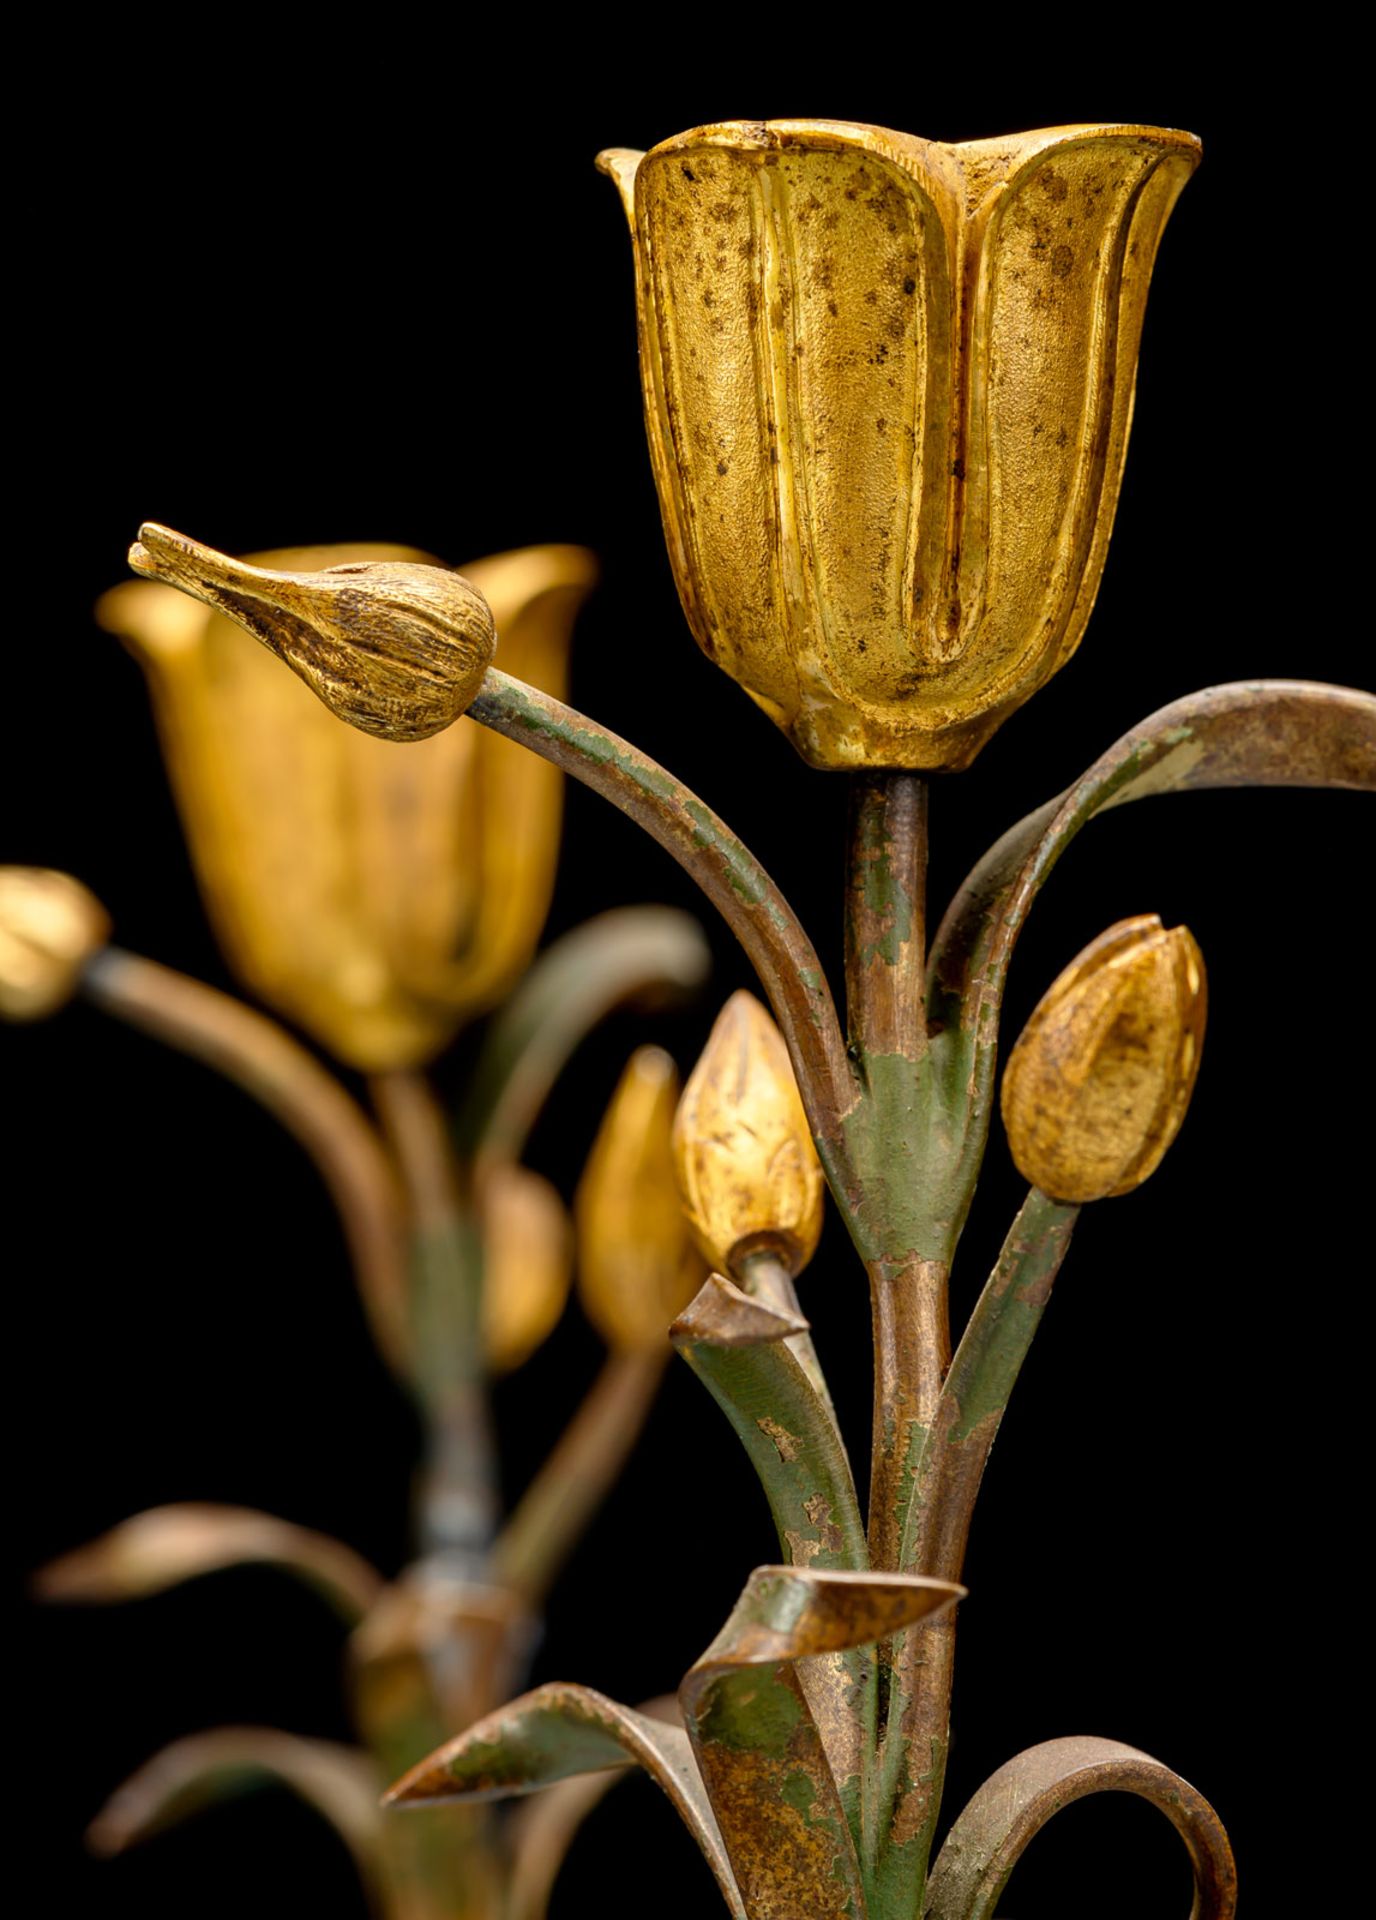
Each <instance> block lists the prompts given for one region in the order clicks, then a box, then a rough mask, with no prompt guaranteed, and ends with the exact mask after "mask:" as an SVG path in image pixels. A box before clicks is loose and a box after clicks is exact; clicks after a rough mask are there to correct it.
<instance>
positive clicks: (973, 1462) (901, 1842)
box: [870, 1188, 1079, 1920]
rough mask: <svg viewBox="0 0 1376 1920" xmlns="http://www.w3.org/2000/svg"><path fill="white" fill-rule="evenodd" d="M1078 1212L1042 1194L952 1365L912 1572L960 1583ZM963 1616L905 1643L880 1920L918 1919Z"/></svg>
mask: <svg viewBox="0 0 1376 1920" xmlns="http://www.w3.org/2000/svg"><path fill="white" fill-rule="evenodd" d="M1078 1213H1079V1209H1078V1208H1076V1207H1067V1206H1062V1205H1060V1204H1059V1203H1058V1202H1056V1201H1054V1200H1049V1199H1048V1198H1047V1196H1046V1195H1045V1194H1043V1193H1040V1192H1038V1191H1037V1189H1036V1188H1033V1189H1032V1191H1031V1192H1030V1193H1029V1194H1028V1196H1027V1198H1026V1200H1025V1201H1024V1202H1023V1205H1022V1208H1021V1209H1020V1211H1019V1213H1018V1216H1017V1219H1016V1220H1015V1221H1014V1223H1013V1226H1012V1228H1011V1229H1010V1231H1009V1234H1008V1238H1007V1239H1006V1240H1005V1242H1004V1245H1003V1250H1002V1252H1001V1253H1000V1255H999V1260H998V1264H997V1265H996V1266H995V1268H994V1271H993V1273H992V1274H991V1275H990V1277H989V1280H988V1282H987V1284H986V1285H985V1288H984V1291H983V1293H982V1294H981V1295H980V1297H979V1300H978V1302H977V1303H976V1305H975V1309H974V1311H973V1313H972V1314H971V1316H970V1320H969V1323H968V1324H967V1326H966V1329H965V1332H964V1334H963V1336H962V1338H961V1341H960V1345H959V1346H958V1348H957V1349H956V1353H955V1357H954V1359H953V1360H952V1361H951V1365H950V1368H949V1370H948V1372H947V1375H946V1380H945V1384H944V1386H943V1387H942V1390H941V1394H940V1398H939V1400H938V1402H937V1407H936V1411H935V1417H934V1419H933V1421H932V1425H931V1431H930V1432H929V1434H928V1435H927V1438H926V1441H925V1444H924V1446H923V1448H922V1452H921V1454H920V1456H919V1458H918V1461H917V1467H916V1472H915V1474H914V1476H913V1481H912V1485H911V1488H910V1491H909V1495H908V1500H907V1505H906V1511H905V1513H904V1516H903V1530H902V1550H901V1551H902V1566H903V1569H904V1570H905V1571H908V1572H915V1573H923V1574H927V1575H932V1576H935V1577H937V1578H940V1579H947V1580H955V1579H957V1578H958V1577H959V1574H960V1570H961V1566H962V1563H963V1561H964V1558H965V1546H966V1541H967V1539H968V1538H969V1531H970V1520H971V1516H972V1514H973V1511H974V1505H975V1499H976V1496H977V1495H978V1492H979V1486H980V1481H981V1479H982V1477H983V1474H984V1468H985V1464H986V1462H987V1460H988V1458H989V1450H990V1448H991V1447H992V1446H993V1443H994V1435H995V1434H996V1433H997V1431H998V1427H999V1422H1000V1420H1001V1419H1002V1417H1003V1413H1004V1409H1005V1407H1006V1406H1007V1404H1008V1398H1009V1395H1010V1394H1011V1392H1012V1390H1013V1384H1014V1382H1015V1381H1016V1379H1017V1377H1018V1373H1019V1371H1020V1369H1021V1367H1022V1364H1023V1361H1024V1360H1025V1359H1026V1357H1027V1353H1028V1350H1029V1348H1030V1347H1031V1345H1032V1340H1033V1337H1034V1336H1035V1334H1036V1331H1037V1328H1038V1326H1039V1325H1040V1323H1041V1317H1042V1314H1043V1312H1044V1310H1045V1308H1046V1303H1047V1301H1048V1299H1049V1298H1050V1295H1051V1287H1052V1283H1053V1282H1054V1280H1055V1278H1056V1274H1057V1272H1058V1271H1059V1268H1060V1265H1061V1262H1062V1260H1063V1259H1064V1258H1065V1253H1066V1249H1067V1247H1068V1246H1069V1244H1070V1235H1071V1232H1072V1230H1073V1228H1074V1225H1075V1221H1076V1219H1077V1217H1078ZM954 1648H955V1623H954V1619H953V1618H946V1619H942V1620H940V1621H937V1622H935V1623H933V1624H931V1625H929V1626H921V1627H917V1628H914V1629H912V1630H910V1631H909V1632H908V1633H907V1634H905V1635H904V1636H903V1637H902V1639H901V1640H900V1641H899V1642H898V1643H897V1646H896V1651H895V1657H894V1665H893V1673H892V1685H891V1692H890V1697H889V1704H888V1717H887V1724H886V1727H885V1730H884V1736H883V1742H882V1746H881V1749H880V1753H879V1764H878V1790H877V1794H876V1804H877V1807H878V1809H879V1818H878V1820H877V1821H876V1823H875V1827H874V1830H873V1834H872V1836H871V1848H872V1855H871V1862H870V1866H871V1874H872V1879H873V1885H874V1889H875V1902H874V1912H873V1915H872V1920H915V1916H916V1915H917V1914H918V1913H920V1911H921V1906H922V1887H923V1883H924V1879H925V1875H926V1871H927V1863H928V1859H929V1857H930V1854H931V1848H932V1842H933V1839H934V1837H935V1828H936V1820H937V1816H938V1813H939V1811H940V1806H941V1787H942V1780H943V1776H944V1772H945V1762H946V1748H947V1739H948V1725H949V1719H950V1697H951V1678H952V1663H953V1657H954Z"/></svg>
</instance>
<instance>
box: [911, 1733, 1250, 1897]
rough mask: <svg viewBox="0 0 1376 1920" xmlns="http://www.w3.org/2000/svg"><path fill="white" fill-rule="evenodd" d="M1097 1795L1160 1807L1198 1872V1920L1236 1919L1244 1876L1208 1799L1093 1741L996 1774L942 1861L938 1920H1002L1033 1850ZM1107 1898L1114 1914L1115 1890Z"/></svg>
mask: <svg viewBox="0 0 1376 1920" xmlns="http://www.w3.org/2000/svg"><path fill="white" fill-rule="evenodd" d="M1093 1793H1131V1794H1135V1795H1136V1796H1137V1797H1138V1798H1139V1799H1142V1800H1146V1801H1148V1802H1149V1803H1150V1804H1151V1805H1152V1806H1154V1807H1156V1808H1158V1809H1159V1810H1160V1812H1162V1813H1163V1814H1164V1815H1165V1816H1166V1818H1167V1819H1168V1820H1169V1821H1170V1823H1171V1825H1172V1826H1173V1827H1174V1828H1175V1830H1176V1832H1177V1833H1178V1834H1179V1835H1180V1837H1181V1839H1182V1840H1183V1841H1184V1843H1185V1848H1186V1851H1187V1852H1188V1854H1189V1856H1190V1864H1191V1866H1192V1867H1193V1869H1194V1884H1195V1898H1194V1904H1193V1906H1192V1907H1191V1909H1190V1913H1191V1920H1232V1916H1233V1914H1234V1913H1235V1912H1236V1910H1237V1869H1236V1867H1235V1865H1234V1862H1233V1852H1232V1848H1231V1847H1230V1846H1229V1844H1228V1836H1227V1834H1226V1833H1225V1832H1224V1830H1223V1823H1222V1821H1221V1820H1220V1819H1219V1817H1218V1815H1217V1814H1216V1813H1215V1812H1214V1810H1213V1808H1212V1807H1211V1806H1210V1805H1209V1803H1208V1801H1207V1800H1206V1799H1205V1798H1204V1796H1203V1794H1201V1793H1197V1792H1196V1791H1195V1789H1194V1788H1193V1787H1192V1786H1191V1785H1190V1784H1189V1782H1188V1781H1187V1780H1182V1779H1181V1777H1180V1775H1179V1774H1178V1773H1173V1772H1172V1771H1171V1769H1170V1768H1169V1767H1167V1766H1164V1765H1163V1764H1162V1762H1161V1761H1160V1760H1153V1759H1152V1757H1151V1755H1150V1754H1146V1753H1139V1752H1138V1750H1137V1749H1136V1747H1127V1746H1124V1745H1123V1744H1122V1743H1121V1742H1120V1741H1117V1740H1098V1739H1094V1738H1089V1737H1083V1736H1082V1737H1077V1738H1075V1737H1073V1738H1070V1739H1066V1740H1047V1741H1045V1742H1044V1743H1043V1744H1042V1745H1041V1746H1039V1747H1029V1748H1028V1749H1027V1751H1026V1752H1025V1753H1020V1754H1018V1755H1017V1757H1016V1758H1015V1759H1013V1760H1010V1761H1008V1762H1007V1764H1006V1765H1005V1766H1002V1767H1000V1768H999V1770H998V1772H997V1773H994V1774H991V1775H990V1777H989V1778H988V1779H987V1780H986V1781H985V1783H984V1785H983V1786H982V1787H981V1788H980V1790H979V1792H978V1793H977V1794H976V1795H975V1797H974V1799H973V1800H971V1801H970V1802H969V1804H968V1805H967V1806H966V1808H965V1809H964V1811H963V1812H962V1813H961V1815H960V1817H959V1819H958V1820H957V1821H956V1823H955V1825H954V1826H953V1827H952V1828H951V1831H950V1833H949V1834H948V1835H947V1837H946V1844H945V1845H944V1846H943V1847H942V1849H941V1852H940V1853H939V1854H938V1856H937V1859H936V1864H935V1866H934V1867H933V1868H932V1877H931V1880H930V1881H929V1883H928V1887H927V1905H926V1908H925V1912H926V1914H927V1916H928V1920H994V1914H995V1911H996V1909H997V1907H998V1902H999V1895H1000V1894H1001V1893H1002V1892H1003V1889H1004V1888H1005V1887H1006V1886H1007V1884H1008V1879H1009V1876H1010V1875H1011V1873H1012V1871H1013V1869H1014V1867H1015V1866H1016V1865H1017V1863H1018V1861H1019V1860H1020V1859H1021V1857H1022V1855H1023V1852H1024V1851H1025V1849H1026V1848H1027V1846H1028V1844H1029V1842H1030V1841H1031V1840H1033V1839H1034V1838H1035V1837H1036V1835H1037V1834H1038V1833H1040V1831H1041V1829H1042V1828H1043V1827H1044V1826H1045V1825H1046V1823H1047V1822H1048V1820H1050V1819H1051V1817H1052V1816H1053V1814H1056V1813H1059V1811H1060V1810H1061V1808H1062V1807H1065V1806H1069V1805H1070V1803H1071V1802H1072V1801H1074V1800H1083V1799H1084V1798H1085V1797H1086V1796H1087V1795H1089V1794H1093ZM1103 1899H1104V1905H1105V1911H1109V1912H1111V1911H1112V1909H1113V1891H1112V1889H1111V1888H1105V1890H1104V1895H1103Z"/></svg>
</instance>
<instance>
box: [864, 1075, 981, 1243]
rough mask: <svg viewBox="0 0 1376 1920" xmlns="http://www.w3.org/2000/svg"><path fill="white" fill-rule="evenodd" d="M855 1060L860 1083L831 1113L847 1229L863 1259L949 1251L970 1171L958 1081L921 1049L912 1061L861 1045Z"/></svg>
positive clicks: (964, 1206) (969, 1185)
mask: <svg viewBox="0 0 1376 1920" xmlns="http://www.w3.org/2000/svg"><path fill="white" fill-rule="evenodd" d="M862 1066H863V1071H864V1075H865V1083H866V1091H865V1093H864V1095H863V1097H862V1098H861V1099H860V1100H859V1101H858V1102H857V1104H856V1106H855V1107H854V1108H852V1110H851V1111H850V1113H848V1114H846V1115H845V1116H844V1118H843V1119H842V1121H841V1136H842V1142H843V1150H842V1153H841V1154H840V1155H839V1156H837V1160H838V1164H839V1165H842V1166H844V1167H845V1168H846V1170H847V1171H846V1173H845V1174H843V1175H842V1182H843V1184H842V1186H841V1188H840V1189H839V1190H836V1198H837V1203H838V1205H839V1206H840V1207H841V1210H842V1212H843V1213H844V1214H845V1216H846V1220H847V1224H848V1225H849V1227H850V1230H851V1235H852V1238H853V1239H854V1240H855V1244H856V1246H857V1247H858V1248H859V1250H860V1253H861V1255H862V1257H863V1258H864V1259H865V1260H866V1261H867V1262H873V1261H877V1260H891V1261H904V1260H910V1259H913V1258H918V1259H923V1260H949V1258H950V1256H951V1251H952V1248H953V1247H954V1244H955V1240H956V1238H957V1236H958V1235H959V1232H960V1227H961V1224H962V1223H963V1221H964V1219H965V1215H966V1212H967V1211H968V1209H969V1204H970V1198H971V1194H972V1193H973V1189H974V1177H973V1176H974V1174H975V1173H976V1172H977V1171H978V1166H977V1165H976V1166H975V1167H974V1168H973V1169H972V1168H971V1167H970V1166H969V1165H968V1156H967V1155H966V1154H965V1152H964V1145H965V1133H966V1129H965V1125H964V1121H965V1114H964V1111H963V1106H962V1095H961V1090H960V1088H959V1085H958V1083H957V1084H954V1085H953V1076H952V1075H951V1074H950V1073H949V1072H948V1071H947V1070H946V1062H945V1060H942V1059H934V1058H933V1055H932V1053H931V1052H930V1051H929V1052H927V1053H926V1054H924V1056H923V1058H922V1059H921V1060H920V1061H913V1060H909V1059H907V1058H906V1057H905V1056H903V1055H902V1054H884V1053H870V1054H866V1055H865V1056H864V1059H863V1062H862ZM851 1180H853V1182H854V1187H853V1189H851V1188H850V1187H849V1186H848V1185H847V1184H846V1183H847V1182H849V1181H851ZM834 1190H835V1189H834Z"/></svg>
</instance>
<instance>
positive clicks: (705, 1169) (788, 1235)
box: [674, 992, 823, 1274]
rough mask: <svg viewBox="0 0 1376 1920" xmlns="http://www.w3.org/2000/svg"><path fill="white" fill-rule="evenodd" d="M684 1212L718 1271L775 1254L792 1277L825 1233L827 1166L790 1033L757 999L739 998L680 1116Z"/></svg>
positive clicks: (696, 1073) (729, 1006) (717, 1029)
mask: <svg viewBox="0 0 1376 1920" xmlns="http://www.w3.org/2000/svg"><path fill="white" fill-rule="evenodd" d="M674 1162H675V1166H676V1168H677V1171H678V1184H679V1191H680V1193H681V1194H682V1196H683V1206H684V1210H685V1212H686V1213H687V1215H688V1223H689V1225H690V1226H691V1227H692V1229H693V1233H694V1236H695V1237H696V1239H697V1242H698V1245H699V1246H700V1247H701V1248H702V1251H703V1253H704V1254H705V1255H706V1257H707V1259H708V1261H709V1262H710V1263H711V1264H712V1265H713V1266H714V1267H720V1268H722V1269H723V1271H725V1272H730V1271H731V1269H732V1267H733V1265H734V1264H735V1263H737V1262H739V1261H740V1260H742V1259H744V1258H745V1257H746V1256H747V1255H748V1254H750V1253H753V1252H756V1251H760V1250H764V1249H771V1250H773V1251H775V1252H777V1253H778V1254H779V1256H780V1258H781V1259H782V1260H783V1261H784V1263H785V1265H786V1266H787V1267H788V1269H789V1271H790V1272H791V1273H794V1274H796V1273H798V1272H799V1271H800V1270H801V1269H802V1268H803V1267H805V1266H806V1265H807V1263H808V1261H809V1260H810V1259H811V1258H812V1256H813V1254H814V1253H815V1252H816V1250H817V1240H818V1237H819V1235H820V1234H821V1231H822V1188H823V1179H822V1168H821V1163H820V1162H819V1160H818V1158H817V1152H816V1149H815V1147H814V1146H813V1144H812V1136H811V1134H810V1133H809V1131H808V1124H807V1116H806V1115H805V1114H804V1112H803V1103H802V1101H801V1099H800V1098H799V1096H798V1083H797V1081H796V1080H795V1079H794V1077H793V1068H792V1066H791V1065H790V1063H789V1058H788V1048H787V1047H786V1046H785V1045H784V1039H783V1035H782V1034H781V1033H780V1032H779V1029H778V1028H777V1027H776V1026H775V1024H774V1022H773V1021H772V1020H771V1019H770V1017H769V1015H768V1013H767V1012H766V1011H765V1009H764V1008H763V1007H762V1006H761V1005H760V1002H759V1001H758V1000H757V999H756V998H755V996H754V994H752V993H745V992H741V993H733V994H732V996H731V998H730V999H729V1000H728V1001H727V1003H726V1005H725V1006H724V1007H723V1008H722V1010H721V1012H720V1013H719V1014H718V1015H717V1021H716V1025H715V1026H714V1027H713V1028H712V1032H711V1035H710V1037H709V1038H708V1042H707V1045H706V1046H705V1047H704V1048H703V1051H702V1058H701V1059H700V1060H699V1061H698V1063H697V1065H696V1066H695V1067H694V1069H693V1071H692V1073H691V1075H690V1076H689V1079H688V1084H687V1086H686V1087H685V1088H684V1089H683V1098H682V1100H681V1101H680V1102H679V1107H678V1112H677V1114H676V1115H675V1117H674Z"/></svg>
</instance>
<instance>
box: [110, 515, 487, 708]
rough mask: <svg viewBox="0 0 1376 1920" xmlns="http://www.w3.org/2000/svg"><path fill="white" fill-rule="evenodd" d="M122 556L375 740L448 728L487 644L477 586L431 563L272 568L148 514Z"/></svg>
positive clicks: (474, 683)
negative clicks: (222, 618) (254, 644)
mask: <svg viewBox="0 0 1376 1920" xmlns="http://www.w3.org/2000/svg"><path fill="white" fill-rule="evenodd" d="M129 565H130V566H131V567H132V568H133V570H134V572H135V573H141V574H143V575H144V576H145V577H146V578H147V579H150V580H161V581H163V582H165V583H166V584H167V585H168V586H172V587H180V588H181V590H182V592H183V593H189V594H192V595H193V596H194V597H195V598H196V599H197V600H203V601H204V602H205V603H206V605H207V606H209V607H214V608H215V609H216V611H217V612H220V613H227V614H228V615H229V616H230V618H231V619H232V620H236V621H237V622H238V623H239V625H240V626H241V627H243V628H244V629H245V630H246V631H247V632H249V633H251V634H252V635H253V637H254V639H255V640H261V641H262V643H263V645H264V646H265V647H266V648H267V649H268V651H269V652H270V653H275V654H276V655H277V658H278V659H279V660H281V661H283V662H285V664H286V665H287V666H289V667H290V668H291V670H292V672H293V673H294V674H297V675H298V676H299V677H300V678H301V679H302V680H303V681H304V682H305V683H306V685H307V686H308V687H309V688H310V690H311V692H312V693H313V694H315V695H316V696H317V697H318V698H319V699H321V700H323V701H324V703H325V705H326V706H327V707H328V708H329V709H330V711H331V713H335V714H338V716H339V718H340V719H341V720H346V721H347V722H348V724H349V725H350V726H351V727H359V728H361V730H362V731H363V732H364V733H371V734H375V735H376V736H377V738H378V739H379V740H425V739H428V738H429V736H430V735H431V734H432V733H439V732H441V731H442V730H443V728H445V727H448V726H452V725H453V723H454V721H455V720H457V719H458V718H459V716H460V714H462V713H464V712H466V711H467V709H468V707H469V705H470V704H471V702H472V699H473V696H474V694H475V693H476V692H477V691H478V688H479V687H480V686H481V685H482V680H483V675H484V674H485V673H486V672H487V669H488V668H489V666H491V664H492V655H493V653H494V652H495V651H496V644H497V639H496V633H495V631H494V628H493V621H492V610H491V608H490V607H489V606H488V604H487V602H486V601H485V600H484V599H483V596H482V595H481V593H479V592H478V591H477V589H476V588H475V587H474V586H473V584H472V582H471V581H469V580H465V579H464V577H463V575H462V574H461V573H456V572H455V571H454V570H453V569H452V568H450V567H444V566H440V565H438V564H437V563H433V562H432V563H429V564H427V563H425V562H423V561H415V560H346V561H343V562H338V563H336V564H335V565H334V566H331V567H326V568H324V569H323V570H322V571H318V572H317V571H306V572H295V571H283V570H281V569H279V568H273V567H259V566H255V565H253V564H252V562H250V561H247V560H237V559H235V558H234V557H233V555H231V554H225V553H217V552H216V550H215V549H214V547H206V546H202V545H201V543H200V542H199V541H198V540H189V539H187V537H186V535H185V534H182V533H173V532H172V530H171V529H170V528H169V527H160V526H158V525H157V523H156V522H155V521H148V522H146V523H145V524H144V525H143V526H142V527H141V528H140V529H139V537H138V540H137V541H136V542H135V544H134V545H133V546H132V547H131V548H130V549H129Z"/></svg>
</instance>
